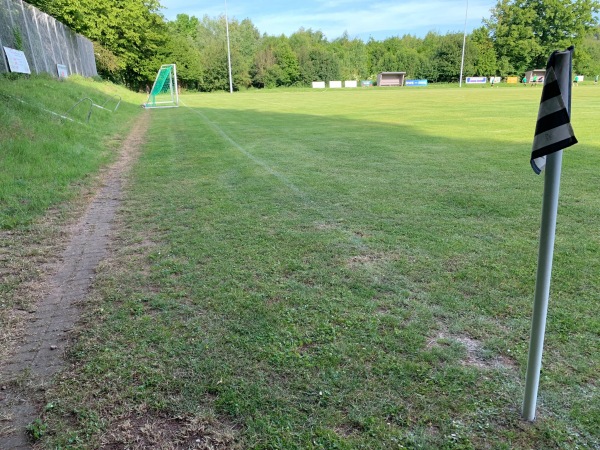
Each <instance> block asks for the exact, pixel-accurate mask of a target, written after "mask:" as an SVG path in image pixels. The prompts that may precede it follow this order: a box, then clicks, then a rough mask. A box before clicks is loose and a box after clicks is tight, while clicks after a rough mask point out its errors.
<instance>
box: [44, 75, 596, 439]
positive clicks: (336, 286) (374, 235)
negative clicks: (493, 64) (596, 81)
mask: <svg viewBox="0 0 600 450" xmlns="http://www.w3.org/2000/svg"><path fill="white" fill-rule="evenodd" d="M540 92H541V91H540V89H539V88H537V89H536V88H529V87H521V86H519V87H518V88H511V89H509V88H494V89H490V88H486V89H484V88H480V87H477V88H471V87H469V88H463V89H458V88H450V87H448V88H443V89H429V88H426V89H419V88H417V89H409V88H403V89H390V90H385V89H358V90H343V91H342V90H340V91H311V90H296V91H294V90H290V91H260V92H248V93H236V94H235V95H226V94H211V95H183V96H182V100H183V102H184V105H185V106H182V107H180V108H179V109H176V110H173V109H171V110H162V111H158V110H157V111H151V112H148V113H149V114H152V131H151V132H150V134H149V135H148V137H147V142H146V145H145V147H144V152H143V154H142V156H141V159H140V161H139V162H138V164H137V166H136V167H135V169H134V172H133V174H132V177H131V184H130V186H129V190H128V193H127V198H126V201H125V202H124V204H123V207H122V211H121V214H120V219H119V232H118V236H117V241H116V243H115V245H114V248H113V250H114V252H113V256H112V257H111V258H110V259H109V260H108V261H106V262H105V263H104V264H103V266H102V267H101V269H100V271H99V274H98V278H97V280H96V282H95V287H94V290H93V292H92V294H91V301H90V302H89V303H88V306H87V307H86V308H87V309H86V319H85V325H84V326H83V327H82V330H81V335H80V337H79V340H78V342H77V343H76V345H75V347H74V348H73V349H72V352H71V354H70V360H71V362H72V368H71V369H70V370H69V371H67V373H65V374H64V376H62V377H61V379H60V380H59V381H58V382H57V384H56V386H54V387H51V388H50V389H49V390H48V391H47V402H48V406H47V407H46V411H45V412H44V414H43V416H42V418H41V420H42V421H43V423H44V424H46V425H47V427H48V428H47V430H48V431H47V432H46V434H45V435H44V437H43V438H42V441H41V444H43V445H44V446H45V447H46V448H96V447H99V446H101V445H108V444H112V445H117V444H118V445H122V446H123V447H122V448H125V447H126V446H129V447H128V448H135V446H136V445H138V444H139V442H142V441H143V442H145V443H146V444H148V443H149V442H152V443H153V444H152V447H153V448H169V447H168V445H167V444H168V441H167V437H165V436H171V438H169V439H171V441H170V442H171V444H172V443H173V442H174V441H173V438H172V436H175V435H178V436H184V437H185V436H190V435H194V436H202V438H201V439H198V442H200V441H202V443H203V445H205V447H204V448H255V449H270V448H282V449H310V448H322V449H355V448H356V449H358V448H364V449H391V448H424V449H427V448H431V449H438V448H439V449H470V448H474V449H481V448H494V449H517V448H519V449H529V448H537V449H541V448H573V449H574V448H600V395H599V392H598V369H599V367H600V320H599V319H598V315H597V307H598V302H599V300H600V279H599V277H598V273H600V252H599V250H600V234H599V231H598V223H600V222H599V220H598V219H599V215H600V213H599V211H600V197H599V196H598V186H599V184H598V168H599V167H600V155H599V153H598V150H599V149H600V135H599V134H598V133H597V129H596V123H597V116H596V114H597V111H598V106H600V88H598V87H596V86H579V87H577V88H576V89H574V93H573V94H574V98H573V126H574V129H575V132H576V135H577V137H578V139H579V141H580V144H578V145H577V146H575V147H573V148H571V149H569V150H567V151H565V156H564V167H563V177H562V188H561V201H560V207H559V220H558V227H557V241H556V253H555V265H554V276H553V285H552V291H551V301H550V310H549V317H548V327H547V334H546V346H545V353H544V362H543V372H542V377H541V385H540V397H539V403H538V405H539V411H538V419H537V421H536V422H535V423H533V424H529V423H527V422H524V421H522V420H521V419H520V408H521V402H522V396H523V384H524V373H525V369H526V358H527V350H528V340H529V326H530V317H531V309H532V298H533V289H534V277H535V266H536V258H537V244H538V232H539V231H538V230H539V220H540V210H541V196H542V189H543V177H539V176H535V175H534V173H533V171H532V170H531V168H530V167H529V154H530V148H531V141H532V136H533V130H534V127H535V118H536V114H537V107H538V102H539V97H540ZM165 424H166V425H165ZM138 429H141V430H142V431H141V432H138V433H137V435H136V430H138ZM167 431H170V432H172V433H171V434H170V435H169V434H168V433H167ZM177 433H179V434H177ZM194 433H195V434H194ZM140 435H143V439H142V440H141V441H140V440H139V439H141V438H140V437H139V436H140ZM136 436H137V437H136ZM136 439H138V441H136ZM182 439H183V437H182ZM136 442H138V444H136ZM161 445H164V447H161ZM198 445H200V444H198ZM209 445H212V446H213V447H210V446H209ZM114 448H121V447H118V446H117V447H114Z"/></svg>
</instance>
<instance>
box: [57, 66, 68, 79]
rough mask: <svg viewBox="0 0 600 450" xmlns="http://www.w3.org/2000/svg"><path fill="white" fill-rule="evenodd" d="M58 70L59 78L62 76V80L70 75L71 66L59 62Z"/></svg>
mask: <svg viewBox="0 0 600 450" xmlns="http://www.w3.org/2000/svg"><path fill="white" fill-rule="evenodd" d="M56 72H57V73H58V78H60V79H61V80H62V79H65V78H67V77H68V76H69V68H68V67H67V66H65V65H64V64H57V65H56Z"/></svg>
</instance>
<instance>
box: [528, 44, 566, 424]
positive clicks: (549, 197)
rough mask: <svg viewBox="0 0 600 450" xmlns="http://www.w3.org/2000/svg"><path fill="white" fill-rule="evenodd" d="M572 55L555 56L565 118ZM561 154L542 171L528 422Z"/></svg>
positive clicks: (550, 157) (541, 345) (538, 365)
mask: <svg viewBox="0 0 600 450" xmlns="http://www.w3.org/2000/svg"><path fill="white" fill-rule="evenodd" d="M572 52H573V50H572V48H571V49H569V50H568V51H566V52H558V53H557V54H556V58H557V63H556V67H559V68H561V70H560V73H558V72H557V73H556V78H557V80H558V83H559V86H560V92H561V96H562V97H563V101H564V104H565V106H566V108H567V112H568V113H569V115H570V113H571V70H572V67H571V65H572V61H573V59H572ZM562 58H569V61H568V64H564V63H562V64H561V63H560V62H559V60H560V59H562ZM563 61H564V60H563ZM562 153H563V151H562V150H560V151H557V152H554V153H551V154H549V155H547V156H546V167H545V169H544V171H545V174H544V199H543V202H542V223H541V229H540V249H539V254H538V267H537V276H536V282H535V294H534V305H533V317H532V320H531V339H530V343H529V358H528V361H527V374H526V377H525V398H524V400H523V418H524V419H525V420H528V421H530V422H532V421H534V420H535V409H536V403H537V393H538V387H539V383H540V371H541V369H542V352H543V348H544V334H545V331H546V316H547V313H548V297H549V294H550V281H551V278H552V258H553V254H554V238H555V231H556V216H557V213H558V194H559V190H560V174H561V168H562Z"/></svg>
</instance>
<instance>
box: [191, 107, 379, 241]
mask: <svg viewBox="0 0 600 450" xmlns="http://www.w3.org/2000/svg"><path fill="white" fill-rule="evenodd" d="M179 103H180V104H182V105H183V106H185V107H186V108H187V109H188V110H190V111H192V112H193V113H195V114H196V115H197V116H199V117H200V118H201V119H202V120H203V121H204V122H205V123H206V124H207V125H208V126H209V127H210V128H211V129H212V130H213V131H215V132H216V133H217V134H219V136H221V137H222V138H223V139H225V140H226V141H227V142H229V143H230V144H231V145H232V146H233V147H234V148H235V149H236V150H238V151H239V152H240V153H242V154H243V155H244V156H246V157H247V158H248V159H250V160H251V161H252V162H254V163H255V164H257V165H258V166H260V167H262V168H263V169H265V170H266V171H267V172H268V173H270V174H271V175H273V176H274V177H275V178H277V179H278V180H279V181H281V182H282V183H283V184H284V185H285V186H286V187H288V188H289V189H290V190H291V191H293V192H294V193H295V194H296V195H298V197H300V198H301V199H302V201H303V202H304V203H305V204H306V205H308V206H309V207H310V208H312V209H313V210H314V211H315V212H317V213H318V214H319V215H320V216H321V218H322V219H323V220H324V221H327V222H336V223H337V222H338V221H337V220H335V218H334V217H333V216H332V215H331V214H330V212H329V211H330V210H327V211H326V210H325V209H324V208H320V207H319V206H318V205H317V204H316V203H315V202H314V201H313V200H312V199H311V198H310V197H309V196H308V194H307V193H306V192H304V191H303V190H302V189H300V188H299V187H298V186H296V185H295V184H294V183H292V182H291V181H290V180H289V179H288V178H287V177H286V176H285V175H283V174H282V173H280V172H278V171H277V170H275V169H273V168H272V167H271V166H269V165H268V164H267V163H265V162H264V161H263V160H261V159H260V158H257V157H256V156H254V155H253V154H252V153H250V152H249V151H248V150H246V149H245V148H244V147H242V145H241V144H239V143H238V142H237V141H235V140H234V139H233V138H232V137H231V136H229V135H228V134H227V133H226V132H225V131H224V130H223V129H222V128H221V127H220V126H219V125H218V124H216V123H215V122H213V121H212V120H210V119H209V118H208V117H207V116H206V115H205V114H203V113H202V112H200V111H198V110H196V109H194V108H192V107H191V106H188V105H186V104H185V103H184V102H183V101H182V100H181V99H180V100H179ZM336 228H337V230H338V231H340V232H342V233H343V234H345V235H346V236H347V237H348V238H349V240H350V242H352V243H353V244H354V245H356V246H357V247H358V248H359V249H360V250H362V251H365V250H368V249H369V247H368V246H367V245H366V244H365V243H364V241H363V240H362V238H360V237H358V236H356V234H355V233H353V232H352V231H350V230H347V229H346V228H344V227H341V226H340V225H339V224H338V225H337V226H336Z"/></svg>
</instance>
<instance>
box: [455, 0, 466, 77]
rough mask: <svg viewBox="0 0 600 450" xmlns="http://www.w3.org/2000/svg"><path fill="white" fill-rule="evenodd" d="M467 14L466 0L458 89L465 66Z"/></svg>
mask: <svg viewBox="0 0 600 450" xmlns="http://www.w3.org/2000/svg"><path fill="white" fill-rule="evenodd" d="M468 14H469V0H467V8H466V9H465V32H464V33H463V48H462V57H461V59H460V80H458V87H462V79H463V68H464V66H465V44H466V43H467V15H468Z"/></svg>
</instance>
